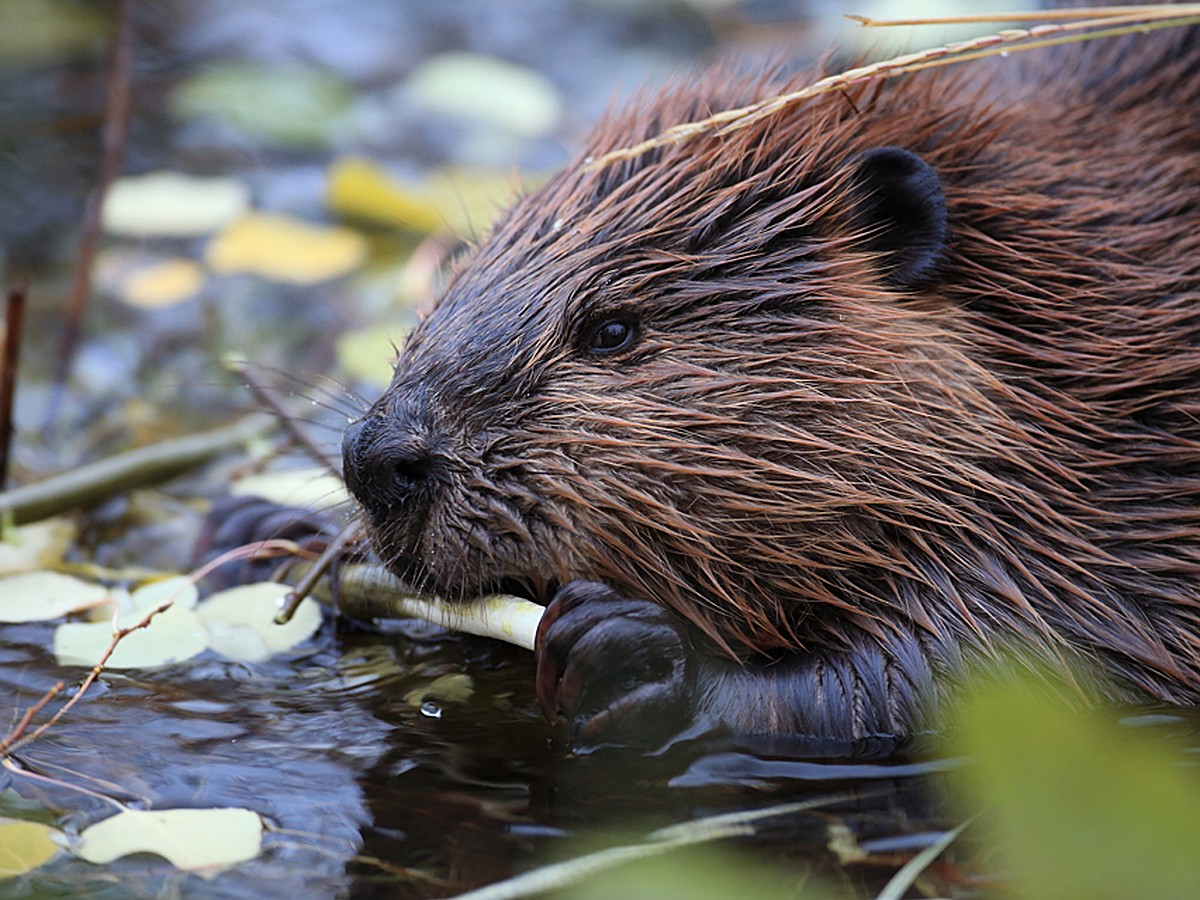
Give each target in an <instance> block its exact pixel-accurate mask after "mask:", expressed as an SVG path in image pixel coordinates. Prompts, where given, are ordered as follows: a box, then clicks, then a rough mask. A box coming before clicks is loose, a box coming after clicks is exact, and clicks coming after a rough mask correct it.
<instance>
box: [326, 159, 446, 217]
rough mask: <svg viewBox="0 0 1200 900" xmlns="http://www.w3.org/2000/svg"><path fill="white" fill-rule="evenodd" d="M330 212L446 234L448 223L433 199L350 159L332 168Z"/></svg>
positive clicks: (366, 162)
mask: <svg viewBox="0 0 1200 900" xmlns="http://www.w3.org/2000/svg"><path fill="white" fill-rule="evenodd" d="M328 201H329V208H330V209H332V210H333V211H334V212H336V213H337V214H338V215H341V216H347V217H351V218H358V219H365V220H367V221H369V222H375V223H378V224H380V225H386V226H388V227H389V228H412V229H414V230H415V231H420V232H424V233H428V232H431V231H444V230H445V228H446V220H445V218H444V217H443V216H442V214H441V213H440V212H439V211H438V208H437V206H435V205H434V203H433V201H432V200H431V199H430V198H429V196H428V195H427V194H426V193H424V192H423V191H421V190H420V189H416V188H411V187H409V186H407V185H405V184H403V183H402V182H400V181H399V180H398V179H396V178H393V177H392V176H391V175H389V174H388V173H387V172H385V171H384V170H383V169H382V168H380V167H379V166H378V165H376V164H375V163H373V162H371V161H370V160H367V159H362V158H360V157H348V158H346V159H339V160H336V161H335V162H334V163H333V165H332V166H330V167H329V185H328Z"/></svg>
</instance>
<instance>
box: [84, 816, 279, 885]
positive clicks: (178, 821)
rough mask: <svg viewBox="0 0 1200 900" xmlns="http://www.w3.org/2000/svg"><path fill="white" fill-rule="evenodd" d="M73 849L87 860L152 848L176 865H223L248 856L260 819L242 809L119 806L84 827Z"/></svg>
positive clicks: (256, 847)
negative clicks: (142, 808)
mask: <svg viewBox="0 0 1200 900" xmlns="http://www.w3.org/2000/svg"><path fill="white" fill-rule="evenodd" d="M79 838H80V844H79V849H78V851H77V853H78V855H79V857H80V858H81V859H85V860H87V861H88V862H91V863H108V862H112V861H113V860H114V859H118V858H119V857H122V856H128V855H129V854H131V853H157V854H158V855H159V856H162V857H165V858H166V859H167V861H168V862H170V863H171V864H172V865H173V866H175V868H177V869H184V870H187V871H192V870H196V869H215V870H219V869H225V868H228V867H229V866H232V865H233V864H235V863H239V862H244V861H245V860H248V859H254V858H255V857H256V856H258V854H259V851H260V850H261V848H262V819H260V818H259V816H258V814H257V813H255V812H252V811H251V810H248V809H236V808H227V809H152V810H132V809H131V810H125V811H124V812H119V813H117V814H116V815H115V816H112V817H111V818H108V819H105V820H103V821H102V822H97V823H96V824H95V825H92V826H90V827H89V828H85V829H84V830H83V833H82V834H81V835H80V836H79Z"/></svg>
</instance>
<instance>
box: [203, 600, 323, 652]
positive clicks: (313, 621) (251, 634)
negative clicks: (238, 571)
mask: <svg viewBox="0 0 1200 900" xmlns="http://www.w3.org/2000/svg"><path fill="white" fill-rule="evenodd" d="M290 590H291V587H290V586H288V585H286V584H275V583H274V582H270V581H264V582H260V583H258V584H243V585H239V586H238V587H234V588H230V589H229V590H226V591H219V592H217V593H215V594H213V595H212V596H211V597H209V598H208V599H207V600H205V601H204V603H202V604H201V605H200V607H199V608H198V609H197V611H196V614H197V615H198V616H199V617H200V620H201V621H202V622H203V623H204V624H205V625H206V626H207V627H208V630H209V634H210V641H211V644H212V647H213V649H214V650H216V651H217V652H219V653H223V654H225V655H226V656H228V657H231V658H233V659H241V660H245V661H246V662H261V661H262V660H264V659H268V658H269V657H271V656H273V655H274V654H276V653H279V652H280V651H283V650H290V649H291V648H292V647H295V646H296V645H297V644H301V643H303V642H304V641H306V640H308V639H309V638H310V637H312V636H313V634H315V633H316V631H317V629H318V628H319V627H320V626H321V608H320V606H319V605H318V604H317V602H316V601H315V600H312V599H311V598H310V599H306V600H305V601H304V602H303V603H301V604H300V606H299V607H297V609H296V612H295V614H294V615H293V616H292V618H291V621H289V622H288V623H287V624H284V625H276V624H275V615H276V614H277V613H278V612H279V608H280V605H281V604H282V601H283V598H284V595H285V594H287V593H288V592H289V591H290Z"/></svg>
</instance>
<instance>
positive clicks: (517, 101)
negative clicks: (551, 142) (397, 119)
mask: <svg viewBox="0 0 1200 900" xmlns="http://www.w3.org/2000/svg"><path fill="white" fill-rule="evenodd" d="M406 86H407V87H408V89H409V90H410V91H411V92H412V94H413V95H414V96H415V97H416V99H417V101H418V102H419V103H420V104H421V105H423V106H424V107H425V108H426V109H429V110H433V111H436V112H442V113H449V114H450V115H455V116H462V117H463V118H468V119H473V120H474V121H477V122H482V123H483V124H485V125H489V126H491V127H493V128H496V129H498V130H501V131H504V132H507V133H509V134H512V135H516V136H517V137H523V138H538V137H544V136H545V135H548V134H550V133H551V132H552V131H554V129H555V127H556V126H557V125H558V122H559V119H560V118H561V116H562V108H563V102H562V96H561V94H560V93H559V91H558V89H557V88H555V87H554V85H553V84H551V83H550V82H549V81H548V80H547V79H546V78H544V77H543V76H542V75H540V74H539V73H537V72H535V71H534V70H533V69H529V68H526V67H525V66H519V65H516V64H515V63H510V62H506V61H504V60H502V59H496V58H495V57H492V56H485V55H483V54H480V53H444V54H442V55H440V56H435V57H433V58H432V59H430V60H428V61H426V62H425V63H423V64H421V65H420V66H418V67H417V69H416V70H415V71H414V72H413V73H412V75H410V76H409V78H408V81H407V82H406Z"/></svg>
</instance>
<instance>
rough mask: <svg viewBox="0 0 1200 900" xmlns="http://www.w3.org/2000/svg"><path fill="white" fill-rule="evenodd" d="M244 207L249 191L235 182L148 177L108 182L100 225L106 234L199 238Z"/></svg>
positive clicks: (247, 205) (161, 174)
mask: <svg viewBox="0 0 1200 900" xmlns="http://www.w3.org/2000/svg"><path fill="white" fill-rule="evenodd" d="M249 208H250V189H249V188H248V187H246V185H245V184H243V183H242V182H240V181H238V180H237V179H234V178H202V177H198V176H194V175H184V174H181V173H179V172H152V173H150V174H148V175H131V176H128V177H125V178H118V179H117V180H116V181H115V182H113V185H112V187H111V188H109V190H108V193H107V194H106V195H105V198H104V210H103V213H102V218H101V222H102V224H103V227H104V230H105V231H107V232H108V233H109V234H119V235H126V236H131V237H199V236H201V235H205V234H211V233H212V232H214V231H216V230H217V229H218V228H222V227H224V226H225V225H228V224H229V223H230V222H232V221H234V220H235V219H237V218H238V217H239V216H241V215H244V214H245V213H246V211H247V210H249Z"/></svg>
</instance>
